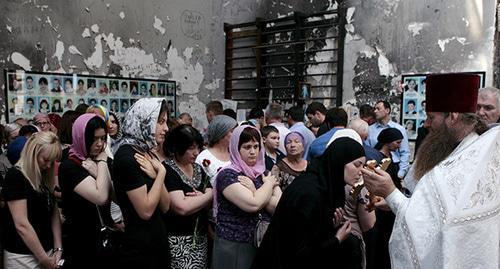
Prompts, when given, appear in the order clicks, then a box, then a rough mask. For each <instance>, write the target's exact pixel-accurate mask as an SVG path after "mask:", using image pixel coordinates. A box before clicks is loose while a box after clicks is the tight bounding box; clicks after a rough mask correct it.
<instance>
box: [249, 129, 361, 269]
mask: <svg viewBox="0 0 500 269" xmlns="http://www.w3.org/2000/svg"><path fill="white" fill-rule="evenodd" d="M364 156H365V152H364V149H363V147H362V146H361V145H360V144H359V143H358V142H356V141H355V140H353V139H351V138H347V137H341V138H338V139H337V140H335V141H333V142H332V143H331V144H330V146H328V148H327V149H326V151H325V153H324V154H323V155H322V156H321V157H320V159H318V160H317V161H316V162H313V163H312V164H311V165H310V166H309V167H308V168H307V171H306V173H305V174H303V175H300V176H298V177H297V178H295V180H294V181H293V182H292V184H291V185H290V186H288V188H287V189H286V190H285V192H284V193H283V195H282V196H281V199H280V201H279V203H278V206H277V208H276V211H275V213H274V215H273V218H272V220H271V224H270V225H269V228H268V230H267V232H266V235H265V236H264V240H263V241H262V244H261V246H260V249H259V250H258V253H257V256H256V258H255V259H254V262H253V265H252V268H259V269H261V268H321V267H323V266H324V265H325V264H332V263H335V265H339V267H338V268H346V267H345V266H344V264H345V263H344V262H348V261H345V258H340V256H341V254H340V253H341V249H340V244H341V242H342V241H344V240H345V239H346V238H347V237H348V235H349V233H350V223H349V222H348V221H346V222H344V224H342V225H341V222H342V215H341V213H340V208H343V207H344V202H345V193H344V186H345V184H349V185H353V184H354V183H355V182H356V181H358V180H359V178H360V176H361V172H360V171H361V168H362V167H363V164H364V163H365V157H364ZM336 257H338V258H337V259H336ZM332 265H333V264H332ZM335 267H336V266H335Z"/></svg>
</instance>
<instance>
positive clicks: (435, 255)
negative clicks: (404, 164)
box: [363, 74, 500, 269]
mask: <svg viewBox="0 0 500 269" xmlns="http://www.w3.org/2000/svg"><path fill="white" fill-rule="evenodd" d="M426 84H427V92H426V101H427V121H426V126H427V127H428V128H429V129H430V133H429V135H428V136H427V137H426V139H425V140H424V142H423V144H422V146H421V147H420V148H419V151H418V155H417V158H416V161H415V163H414V164H413V167H412V168H411V170H410V172H409V174H408V176H407V178H405V185H406V186H407V187H409V188H410V189H411V190H412V193H413V194H412V196H411V198H407V197H406V196H404V195H403V194H402V193H401V192H400V191H399V190H398V189H396V188H395V187H394V184H393V183H392V180H391V178H390V176H389V175H388V174H387V173H385V172H384V171H380V170H376V171H375V172H373V171H371V170H367V169H364V170H363V177H364V180H365V185H366V187H367V188H368V190H369V191H370V192H371V193H373V194H375V195H378V196H381V197H384V198H385V200H386V202H387V204H388V205H389V207H390V208H391V210H392V211H393V212H394V214H395V215H396V221H395V223H394V228H393V232H392V236H391V240H390V242H389V251H390V255H391V264H392V268H424V269H427V268H450V269H451V268H453V269H455V268H481V269H489V268H491V269H498V268H500V255H499V253H500V247H499V245H500V126H496V127H493V128H491V129H489V130H487V127H486V126H485V124H484V123H482V122H481V121H480V120H479V118H478V117H477V116H475V115H474V112H475V110H476V103H477V90H478V88H479V76H476V75H471V74H441V75H429V76H427V79H426Z"/></svg>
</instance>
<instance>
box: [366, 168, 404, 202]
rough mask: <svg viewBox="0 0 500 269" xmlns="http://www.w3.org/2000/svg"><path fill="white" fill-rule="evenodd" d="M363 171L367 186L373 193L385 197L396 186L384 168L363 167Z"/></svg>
mask: <svg viewBox="0 0 500 269" xmlns="http://www.w3.org/2000/svg"><path fill="white" fill-rule="evenodd" d="M361 172H362V173H363V180H364V183H365V186H366V188H367V189H368V191H370V193H371V194H374V195H377V196H381V197H383V198H385V197H387V196H388V195H389V194H391V192H392V191H394V189H395V188H396V187H395V186H394V183H393V182H392V179H391V176H390V175H389V174H388V173H387V172H385V171H383V170H382V169H374V170H371V169H366V168H362V170H361Z"/></svg>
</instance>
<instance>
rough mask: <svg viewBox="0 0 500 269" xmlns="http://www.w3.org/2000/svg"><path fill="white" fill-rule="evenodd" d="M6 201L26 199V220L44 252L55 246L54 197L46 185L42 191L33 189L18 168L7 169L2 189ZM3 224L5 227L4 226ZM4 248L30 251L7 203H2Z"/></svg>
mask: <svg viewBox="0 0 500 269" xmlns="http://www.w3.org/2000/svg"><path fill="white" fill-rule="evenodd" d="M2 195H3V197H4V199H5V202H6V203H7V202H9V201H15V200H26V209H27V214H28V219H29V222H30V224H31V226H33V229H34V230H35V232H36V235H37V237H38V239H39V240H40V243H41V244H42V247H43V249H44V250H45V251H49V250H51V249H52V248H53V247H54V244H53V234H52V213H53V210H54V202H55V201H54V197H53V196H52V194H51V193H50V191H49V189H48V188H47V187H42V190H41V192H37V191H35V189H33V187H32V186H31V184H30V182H29V181H28V179H27V178H26V177H25V176H24V175H23V173H22V172H21V171H20V170H18V169H17V168H15V167H13V168H11V169H9V171H8V172H7V174H6V175H5V182H4V185H3V189H2ZM4 225H5V226H4ZM2 226H4V236H5V237H4V238H3V248H4V249H5V250H6V251H8V252H11V253H16V254H29V255H33V253H31V250H30V249H29V248H28V246H26V244H25V243H24V241H23V239H22V238H21V236H19V233H18V232H17V230H16V227H15V225H14V220H13V219H12V214H11V212H10V210H9V207H8V206H7V204H6V205H5V219H3V220H2Z"/></svg>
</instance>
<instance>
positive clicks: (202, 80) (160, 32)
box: [0, 0, 257, 127]
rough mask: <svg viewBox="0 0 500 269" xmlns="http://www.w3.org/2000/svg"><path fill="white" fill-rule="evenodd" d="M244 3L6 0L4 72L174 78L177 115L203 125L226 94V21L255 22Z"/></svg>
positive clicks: (0, 25)
mask: <svg viewBox="0 0 500 269" xmlns="http://www.w3.org/2000/svg"><path fill="white" fill-rule="evenodd" d="M240 2H244V1H223V0H210V1H199V0H184V1H163V0H151V1H149V0H148V1H133V0H104V1H96V0H93V1H91V0H82V1H65V0H38V1H37V0H28V1H16V0H3V1H1V2H0V10H1V16H0V35H1V36H2V38H1V39H0V67H1V68H2V69H4V68H8V69H25V70H31V71H45V72H62V73H77V74H95V75H110V76H112V75H116V76H123V77H138V78H140V77H143V78H159V79H171V80H175V81H177V83H178V84H177V85H178V90H177V105H178V111H179V112H189V113H191V114H192V115H193V117H194V123H195V124H196V126H197V127H203V126H206V124H207V122H206V117H205V103H206V102H208V101H209V100H212V99H221V98H222V97H223V96H224V95H223V86H224V83H223V79H224V32H223V23H224V22H225V21H227V20H234V18H239V19H245V20H251V19H255V10H256V8H257V7H256V5H255V1H247V2H248V3H247V4H243V3H240ZM250 3H252V4H253V5H250ZM3 80H4V78H3V76H2V78H1V82H2V85H3ZM3 95H4V93H3V91H2V93H1V96H2V99H4V96H3ZM3 105H4V106H3V109H2V110H5V102H3Z"/></svg>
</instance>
